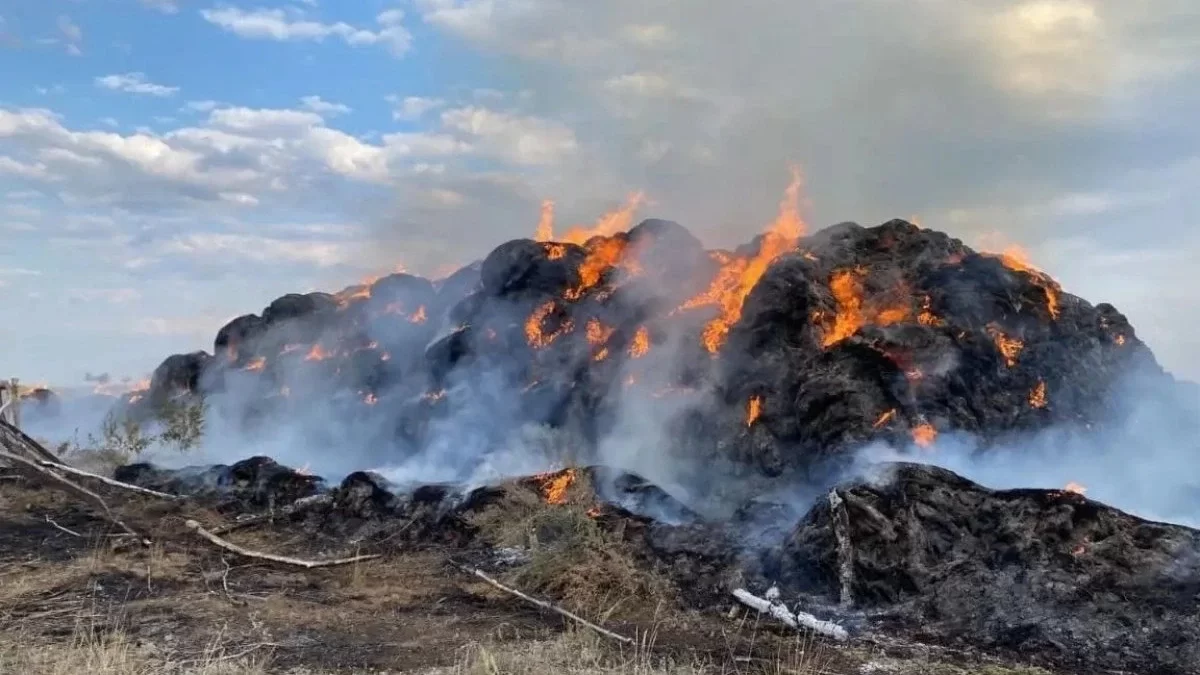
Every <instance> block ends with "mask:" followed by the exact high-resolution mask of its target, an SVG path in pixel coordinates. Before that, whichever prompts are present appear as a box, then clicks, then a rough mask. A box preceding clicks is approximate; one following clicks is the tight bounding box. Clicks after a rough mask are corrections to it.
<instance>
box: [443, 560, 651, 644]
mask: <svg viewBox="0 0 1200 675" xmlns="http://www.w3.org/2000/svg"><path fill="white" fill-rule="evenodd" d="M451 564H452V565H454V566H455V567H457V568H458V569H460V570H462V571H463V572H466V573H467V574H470V575H472V576H476V577H479V578H480V579H483V580H484V581H486V582H487V583H489V584H491V585H492V586H494V587H495V588H498V589H500V590H502V591H504V592H505V593H508V594H509V595H512V596H515V597H518V598H520V599H522V600H524V601H525V602H528V603H530V604H532V605H535V606H537V607H541V608H542V609H548V610H550V611H552V612H556V613H558V614H560V615H562V616H564V617H566V618H568V619H570V620H571V621H574V622H576V623H578V624H580V625H582V626H586V627H587V628H591V629H592V630H594V631H596V632H597V633H599V634H601V635H603V636H604V637H607V638H612V639H613V640H616V641H617V642H623V643H625V644H633V638H629V637H626V636H624V635H620V634H618V633H614V632H612V631H611V630H608V629H607V628H604V627H602V626H598V625H596V624H594V623H592V622H591V621H588V620H587V619H584V618H583V617H581V616H579V615H577V614H572V613H571V612H568V611H567V610H565V609H563V608H561V607H556V606H555V605H552V604H550V603H548V602H546V601H545V600H538V599H537V598H534V597H531V596H528V595H525V594H524V593H522V592H521V591H518V590H517V589H515V588H510V587H508V586H505V585H504V584H502V583H500V582H499V581H496V580H495V579H493V578H491V577H489V576H488V575H486V574H484V573H483V572H482V571H480V570H478V569H476V568H474V567H467V566H465V565H459V564H458V563H455V562H451Z"/></svg>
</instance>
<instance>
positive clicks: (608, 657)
mask: <svg viewBox="0 0 1200 675" xmlns="http://www.w3.org/2000/svg"><path fill="white" fill-rule="evenodd" d="M639 638H640V639H639V640H638V643H637V645H636V646H634V647H632V648H627V649H617V648H615V647H613V646H612V645H611V643H608V642H603V641H602V638H600V637H598V636H596V635H595V634H593V633H587V632H580V631H572V632H567V633H563V634H562V635H560V636H558V637H557V638H554V639H550V640H541V641H526V642H496V643H492V644H479V643H475V644H470V645H467V646H465V647H464V648H463V649H462V654H461V655H460V657H459V660H458V662H457V663H456V664H455V665H453V666H450V667H447V668H435V669H431V670H428V671H425V672H424V673H423V674H422V675H560V674H561V675H835V674H834V673H832V672H831V671H827V670H824V669H823V668H822V667H821V666H820V663H819V661H818V660H817V659H815V658H814V656H813V655H814V654H815V653H816V652H813V651H812V650H809V649H806V648H805V647H806V646H809V645H805V644H802V643H797V644H796V645H794V647H792V648H789V649H788V650H787V653H784V654H780V655H779V658H778V659H776V660H768V661H757V662H752V661H750V660H748V659H747V660H742V661H738V660H736V659H735V660H732V661H728V662H723V663H714V662H710V661H705V660H701V659H697V658H690V659H684V660H680V659H677V658H673V657H670V656H663V655H660V654H658V653H657V651H658V650H657V649H656V645H655V636H654V635H653V634H647V635H641V636H639Z"/></svg>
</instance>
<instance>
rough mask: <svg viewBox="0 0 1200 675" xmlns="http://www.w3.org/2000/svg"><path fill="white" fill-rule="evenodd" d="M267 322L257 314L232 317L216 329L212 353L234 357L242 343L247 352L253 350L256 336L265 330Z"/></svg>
mask: <svg viewBox="0 0 1200 675" xmlns="http://www.w3.org/2000/svg"><path fill="white" fill-rule="evenodd" d="M267 328H268V326H267V322H266V321H265V320H263V318H262V317H260V316H258V315H257V314H244V315H242V316H239V317H237V318H236V319H233V320H232V321H230V322H229V323H227V324H225V325H224V326H222V327H221V329H220V330H219V331H217V337H216V339H215V340H213V354H230V355H233V357H234V358H235V359H236V358H238V357H239V356H240V352H241V348H242V346H243V345H245V346H246V347H247V349H246V351H247V352H250V353H252V352H254V348H255V343H256V342H257V340H258V338H260V337H262V335H263V334H264V333H266V332H267Z"/></svg>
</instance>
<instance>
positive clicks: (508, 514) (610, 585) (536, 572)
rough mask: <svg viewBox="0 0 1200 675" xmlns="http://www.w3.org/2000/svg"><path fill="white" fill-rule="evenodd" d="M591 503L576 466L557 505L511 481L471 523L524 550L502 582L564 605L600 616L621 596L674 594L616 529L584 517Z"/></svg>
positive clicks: (653, 599)
mask: <svg viewBox="0 0 1200 675" xmlns="http://www.w3.org/2000/svg"><path fill="white" fill-rule="evenodd" d="M595 505H596V497H595V492H594V491H593V489H592V487H591V485H590V484H589V482H588V481H587V479H586V477H585V476H584V474H583V473H582V472H578V473H577V477H576V479H575V480H574V482H573V483H572V484H571V485H570V487H569V488H568V489H567V492H566V500H565V502H564V503H559V504H550V503H548V502H547V501H546V500H545V499H544V498H543V496H542V495H540V494H539V493H538V492H536V491H534V490H532V489H529V488H527V487H524V486H520V485H512V486H509V489H508V490H507V493H506V495H505V497H504V498H503V499H502V500H501V501H500V502H499V503H497V504H493V505H491V506H489V507H488V508H486V509H484V510H483V511H482V512H480V513H478V514H476V515H475V516H474V517H472V519H471V522H472V524H473V525H475V526H476V527H477V528H479V532H480V535H481V536H482V537H483V538H484V539H485V540H486V541H488V543H490V544H492V545H493V546H498V547H516V548H520V549H523V550H526V551H528V554H529V558H528V561H527V562H526V563H524V564H522V565H520V566H518V567H516V568H515V569H513V570H512V571H511V572H510V573H509V574H507V575H506V580H507V581H508V582H510V583H512V584H513V585H515V586H517V587H519V588H521V589H522V590H526V591H529V592H534V593H541V594H545V595H549V596H551V597H554V598H557V599H558V600H559V601H560V602H562V603H563V604H564V605H566V606H568V607H569V608H571V609H572V610H575V611H579V612H582V613H590V614H592V615H595V614H597V610H599V613H600V614H603V615H605V617H604V618H607V616H608V615H611V614H613V613H614V612H615V611H616V610H618V609H619V608H621V607H622V606H623V605H624V604H626V603H627V602H629V601H633V600H640V601H643V603H641V604H644V603H645V601H650V603H651V604H661V603H664V602H666V601H667V599H669V598H671V597H674V594H673V593H671V586H670V582H669V581H668V580H666V579H665V578H664V577H662V576H660V575H657V574H655V573H654V572H653V571H652V570H651V569H649V568H648V567H647V565H646V564H645V563H643V562H640V561H639V560H637V558H636V556H635V554H634V552H633V550H632V548H631V547H630V545H629V544H628V543H627V542H626V541H625V539H624V536H623V532H621V531H620V530H615V531H610V530H607V529H605V528H604V527H601V525H600V524H599V523H598V522H597V521H596V519H594V518H593V517H591V516H590V515H589V513H588V512H589V510H590V509H592V508H593V507H595Z"/></svg>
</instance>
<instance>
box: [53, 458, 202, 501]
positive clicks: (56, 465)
mask: <svg viewBox="0 0 1200 675" xmlns="http://www.w3.org/2000/svg"><path fill="white" fill-rule="evenodd" d="M38 464H41V465H42V466H43V467H44V468H47V469H54V470H56V471H62V472H64V473H70V474H75V475H76V476H82V477H84V478H91V479H92V480H98V481H100V482H101V483H104V484H105V485H108V486H111V487H115V488H120V489H122V490H129V491H131V492H136V493H138V494H143V495H149V496H151V497H158V498H159V499H182V497H180V496H179V495H173V494H168V493H166V492H159V491H158V490H151V489H149V488H144V487H141V486H139V485H133V484H131V483H122V482H121V481H119V480H116V479H113V478H109V477H107V476H101V475H100V474H98V473H91V472H90V471H84V470H83V469H76V468H75V467H73V466H67V465H66V464H63V463H62V462H47V461H44V460H43V461H39V462H38Z"/></svg>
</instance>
